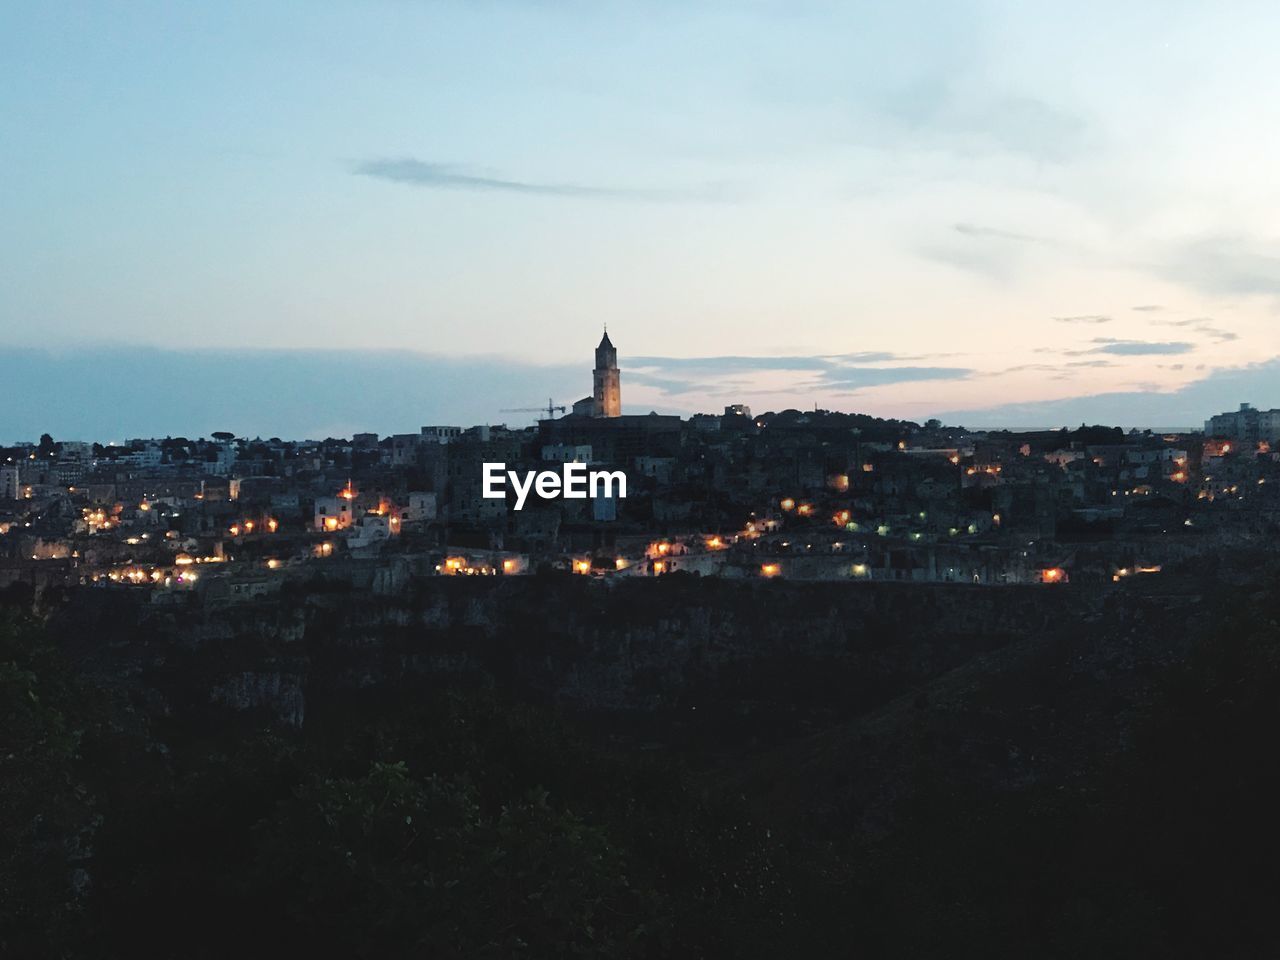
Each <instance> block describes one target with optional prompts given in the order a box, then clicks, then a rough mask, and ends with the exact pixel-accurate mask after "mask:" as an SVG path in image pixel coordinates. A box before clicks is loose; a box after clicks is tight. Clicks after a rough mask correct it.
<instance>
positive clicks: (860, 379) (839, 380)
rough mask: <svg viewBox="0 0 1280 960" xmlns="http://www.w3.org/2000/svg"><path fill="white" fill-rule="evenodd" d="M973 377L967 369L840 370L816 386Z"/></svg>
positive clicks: (848, 387)
mask: <svg viewBox="0 0 1280 960" xmlns="http://www.w3.org/2000/svg"><path fill="white" fill-rule="evenodd" d="M972 375H973V371H972V370H970V369H968V368H967V367H839V368H837V369H833V370H828V371H826V372H825V373H824V374H823V375H822V377H821V378H820V379H819V381H818V384H817V385H818V386H821V387H826V388H836V389H839V390H860V389H863V388H866V387H885V386H890V385H892V384H895V383H919V382H921V381H926V380H967V379H968V378H969V377H971V376H972Z"/></svg>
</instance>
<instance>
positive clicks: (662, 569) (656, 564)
mask: <svg viewBox="0 0 1280 960" xmlns="http://www.w3.org/2000/svg"><path fill="white" fill-rule="evenodd" d="M653 572H654V573H666V572H667V563H666V561H665V560H655V561H653Z"/></svg>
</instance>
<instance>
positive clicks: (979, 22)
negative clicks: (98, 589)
mask: <svg viewBox="0 0 1280 960" xmlns="http://www.w3.org/2000/svg"><path fill="white" fill-rule="evenodd" d="M1277 36H1280V7H1277V6H1276V5H1275V4H1272V3H1261V2H1260V3H1245V2H1238V3H1232V4H1230V5H1211V4H1208V3H1194V4H1193V3H1178V2H1168V0H1162V2H1147V3H1139V2H1133V3H1125V4H1116V3H1097V4H1091V3H1071V4H1059V5H1054V8H1052V9H1051V6H1050V5H1049V4H1015V3H966V2H947V3H941V2H939V3H909V2H908V3H895V4H883V3H882V4H835V3H831V4H826V3H809V2H804V0H792V2H787V3H777V4H769V3H733V4H730V3H724V4H716V3H692V4H685V3H673V2H655V3H644V4H640V3H636V4H627V3H594V2H555V0H545V2H526V3H517V2H501V0H472V2H466V3H443V2H440V3H435V2H389V3H382V4H374V3H366V4H360V5H354V4H351V5H346V4H337V3H316V2H310V3H295V4H285V3H272V2H261V0H259V2H254V3H244V4H238V3H218V4H204V5H196V4H181V5H179V4H154V5H152V4H144V3H137V2H132V3H127V4H118V5H112V4H94V5H87V4H86V5H81V4H74V5H73V4H65V5H64V4H58V3H49V4H7V5H5V7H4V9H3V11H2V12H0V156H3V176H2V177H0V222H2V223H3V229H2V230H0V345H3V347H4V351H5V354H6V356H7V357H8V360H7V366H8V373H9V375H8V376H7V377H6V379H7V380H8V381H9V385H10V388H9V389H8V390H6V394H7V396H6V400H5V403H4V407H3V412H0V442H9V441H12V440H16V439H21V438H31V437H34V436H37V435H38V434H39V433H41V432H43V431H44V430H49V431H50V432H52V433H54V435H55V436H59V437H60V438H67V439H70V438H72V437H73V436H81V437H83V438H86V439H101V440H111V439H121V438H123V437H125V436H137V435H151V434H156V433H158V434H164V433H173V434H179V433H181V434H187V435H193V436H194V435H197V434H202V433H203V434H207V433H208V432H210V431H212V430H216V429H230V430H233V431H236V432H238V433H242V434H261V435H264V436H269V435H281V436H289V435H293V436H302V435H315V434H320V433H333V434H335V435H336V434H338V433H340V432H346V433H350V432H352V431H354V430H361V429H369V430H378V431H380V432H384V433H386V432H393V431H407V430H415V429H416V428H417V427H418V426H420V425H421V424H424V423H464V424H465V423H472V422H481V421H488V422H501V421H504V420H505V421H508V422H511V423H512V424H517V423H527V422H530V420H531V418H532V415H530V414H518V413H517V414H512V413H503V412H500V411H502V410H504V409H506V408H510V407H525V406H532V405H535V404H537V403H539V402H545V400H546V398H547V397H548V396H552V397H554V398H555V399H556V400H557V402H572V401H573V400H576V399H578V398H579V397H582V396H584V395H586V394H587V393H589V392H590V387H591V379H590V366H591V360H592V349H593V348H594V346H595V343H596V341H597V340H598V339H599V336H600V330H601V327H602V325H603V324H605V323H607V324H608V327H609V332H610V336H611V337H612V339H613V341H614V343H615V344H616V345H617V347H618V351H619V362H620V364H621V366H622V371H623V373H622V383H623V405H624V411H625V412H628V413H642V412H647V411H649V410H650V409H656V410H659V411H663V412H679V413H684V414H688V413H692V412H696V411H701V410H716V411H718V410H719V409H720V408H721V407H723V405H724V404H726V403H731V402H744V403H748V404H750V405H751V406H752V407H753V408H754V409H756V410H766V409H781V408H784V407H812V406H813V405H814V404H815V403H816V404H818V405H820V406H822V407H826V408H829V409H838V410H850V411H863V412H868V413H872V414H876V415H881V416H902V417H910V418H913V419H917V420H922V419H924V418H927V417H930V416H934V415H941V416H944V417H945V418H947V419H949V420H950V421H951V422H963V423H965V424H966V425H969V426H991V425H999V424H1009V425H1057V424H1059V423H1071V422H1080V421H1081V420H1083V419H1088V420H1090V421H1091V422H1092V421H1095V420H1096V421H1104V422H1115V423H1121V424H1125V425H1133V424H1135V423H1136V424H1147V425H1154V426H1189V425H1196V424H1199V423H1200V422H1201V421H1203V419H1204V418H1205V417H1206V416H1208V415H1209V414H1211V413H1214V412H1217V411H1218V410H1220V409H1226V408H1228V407H1234V406H1235V405H1236V403H1238V402H1239V401H1252V402H1254V403H1256V404H1258V405H1259V406H1280V359H1278V358H1280V322H1278V319H1277V314H1278V310H1277V308H1278V306H1280V177H1278V176H1277V175H1276V169H1275V158H1276V157H1277V156H1280V122H1277V121H1278V120H1280V116H1278V114H1280V68H1278V67H1277V66H1276V57H1275V49H1274V48H1275V39H1276V37H1277Z"/></svg>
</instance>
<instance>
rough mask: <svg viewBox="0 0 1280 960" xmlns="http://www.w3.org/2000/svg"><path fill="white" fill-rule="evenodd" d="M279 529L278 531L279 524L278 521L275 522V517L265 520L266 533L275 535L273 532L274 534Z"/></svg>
mask: <svg viewBox="0 0 1280 960" xmlns="http://www.w3.org/2000/svg"><path fill="white" fill-rule="evenodd" d="M279 529H280V522H279V521H278V520H276V518H275V517H271V518H269V519H268V520H267V532H268V533H275V532H276V531H277V530H279Z"/></svg>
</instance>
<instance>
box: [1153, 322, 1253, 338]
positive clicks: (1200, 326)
mask: <svg viewBox="0 0 1280 960" xmlns="http://www.w3.org/2000/svg"><path fill="white" fill-rule="evenodd" d="M1152 323H1155V324H1158V325H1159V326H1162V327H1181V328H1183V329H1189V330H1192V331H1194V332H1195V333H1200V334H1203V335H1204V336H1206V337H1208V338H1209V339H1210V340H1216V341H1217V342H1218V343H1231V342H1232V341H1234V340H1239V339H1240V334H1238V333H1233V332H1232V331H1230V330H1224V329H1223V328H1222V327H1218V326H1215V325H1214V322H1213V318H1212V317H1192V318H1191V319H1190V320H1153V321H1152Z"/></svg>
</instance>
